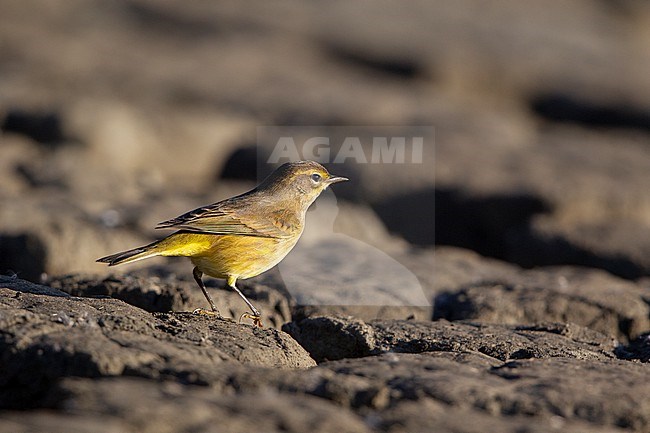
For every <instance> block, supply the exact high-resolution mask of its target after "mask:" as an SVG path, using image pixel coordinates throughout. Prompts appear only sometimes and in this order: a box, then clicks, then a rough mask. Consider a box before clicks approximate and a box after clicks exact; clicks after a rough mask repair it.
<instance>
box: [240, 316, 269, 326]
mask: <svg viewBox="0 0 650 433" xmlns="http://www.w3.org/2000/svg"><path fill="white" fill-rule="evenodd" d="M244 319H251V320H252V321H253V325H255V326H257V327H258V328H263V327H264V325H262V316H260V315H259V314H250V313H244V314H242V315H241V316H239V323H240V324H241V323H242V321H243V320H244Z"/></svg>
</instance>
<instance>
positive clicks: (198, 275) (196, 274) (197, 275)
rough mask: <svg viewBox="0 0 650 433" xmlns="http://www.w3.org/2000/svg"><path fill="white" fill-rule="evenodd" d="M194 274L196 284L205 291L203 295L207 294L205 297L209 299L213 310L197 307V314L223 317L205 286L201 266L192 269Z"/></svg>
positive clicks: (195, 311)
mask: <svg viewBox="0 0 650 433" xmlns="http://www.w3.org/2000/svg"><path fill="white" fill-rule="evenodd" d="M192 274H193V275H194V280H196V284H198V285H199V287H200V288H201V291H203V295H205V299H207V300H208V303H209V304H210V308H211V309H212V311H208V310H204V309H202V308H197V309H196V310H194V313H195V314H205V315H208V316H217V317H221V314H219V310H218V309H217V306H216V305H215V304H214V301H213V300H212V298H211V297H210V294H209V293H208V291H207V289H206V288H205V284H203V279H202V277H203V272H201V271H199V268H196V267H195V268H194V270H193V271H192Z"/></svg>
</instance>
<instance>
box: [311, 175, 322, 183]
mask: <svg viewBox="0 0 650 433" xmlns="http://www.w3.org/2000/svg"><path fill="white" fill-rule="evenodd" d="M311 180H313V181H314V182H316V183H318V182H320V180H321V175H320V174H318V173H313V174H312V175H311Z"/></svg>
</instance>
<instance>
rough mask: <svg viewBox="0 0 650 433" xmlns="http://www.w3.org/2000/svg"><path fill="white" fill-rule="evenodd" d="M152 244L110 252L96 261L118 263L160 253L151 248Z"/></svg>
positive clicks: (113, 264)
mask: <svg viewBox="0 0 650 433" xmlns="http://www.w3.org/2000/svg"><path fill="white" fill-rule="evenodd" d="M153 246H154V244H152V245H147V246H144V247H139V248H134V249H132V250H127V251H122V252H121V253H117V254H111V255H110V256H106V257H102V258H101V259H97V261H98V262H101V263H108V266H115V265H120V264H122V263H131V262H135V261H138V260H143V259H147V258H149V257H154V256H158V255H160V252H158V251H156V250H155V249H154V248H152V247H153Z"/></svg>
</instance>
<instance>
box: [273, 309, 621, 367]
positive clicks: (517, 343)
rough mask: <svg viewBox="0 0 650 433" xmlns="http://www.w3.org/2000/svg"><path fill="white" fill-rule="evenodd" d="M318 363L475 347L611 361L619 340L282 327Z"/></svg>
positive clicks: (563, 332)
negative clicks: (384, 354) (390, 353)
mask: <svg viewBox="0 0 650 433" xmlns="http://www.w3.org/2000/svg"><path fill="white" fill-rule="evenodd" d="M282 329H283V330H284V331H285V332H287V333H289V334H290V335H291V336H292V337H293V338H295V339H296V340H297V341H298V342H299V343H300V344H301V345H302V346H303V347H304V348H305V349H307V351H308V352H309V353H310V354H311V356H312V357H313V358H314V359H315V360H316V361H317V362H322V361H324V360H338V359H343V358H359V357H366V356H370V355H377V354H380V353H385V352H398V353H421V352H437V351H454V352H456V351H458V352H462V351H474V352H481V353H484V354H486V355H488V356H491V357H493V358H496V359H499V360H502V361H505V360H508V359H528V358H547V357H558V356H563V357H573V358H577V359H592V360H606V359H612V358H614V354H613V351H614V348H615V347H616V344H617V343H616V341H615V340H614V339H613V338H611V337H607V336H605V335H603V334H600V333H598V332H596V331H592V330H589V329H586V328H582V327H580V326H578V325H572V324H548V325H543V326H541V325H540V326H508V325H484V324H480V323H471V322H462V323H459V322H455V323H450V322H447V321H437V322H416V321H404V320H373V321H369V322H368V323H365V322H363V321H360V320H355V319H352V318H336V317H310V318H306V319H303V320H301V321H299V322H292V323H289V324H287V325H285V326H284V327H283V328H282Z"/></svg>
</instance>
